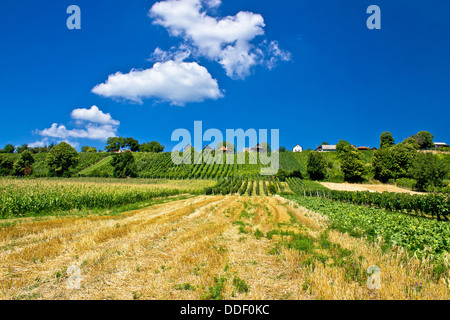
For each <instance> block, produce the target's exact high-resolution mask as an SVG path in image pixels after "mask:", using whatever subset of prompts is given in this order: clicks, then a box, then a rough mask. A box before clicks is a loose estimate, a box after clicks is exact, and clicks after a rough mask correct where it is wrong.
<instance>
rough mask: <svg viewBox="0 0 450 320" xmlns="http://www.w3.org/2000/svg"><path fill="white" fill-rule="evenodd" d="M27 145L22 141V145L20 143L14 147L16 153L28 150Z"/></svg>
mask: <svg viewBox="0 0 450 320" xmlns="http://www.w3.org/2000/svg"><path fill="white" fill-rule="evenodd" d="M28 149H29V148H28V145H27V144H26V143H24V144H23V145H21V146H20V147H17V148H16V151H17V153H22V152H24V151H26V150H28Z"/></svg>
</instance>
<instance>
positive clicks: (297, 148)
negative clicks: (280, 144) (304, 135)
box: [292, 144, 303, 152]
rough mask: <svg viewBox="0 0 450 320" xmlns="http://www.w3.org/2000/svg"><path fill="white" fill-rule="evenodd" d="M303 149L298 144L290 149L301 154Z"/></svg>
mask: <svg viewBox="0 0 450 320" xmlns="http://www.w3.org/2000/svg"><path fill="white" fill-rule="evenodd" d="M302 151H303V148H302V147H301V146H300V145H299V144H298V145H296V146H295V147H293V148H292V152H302Z"/></svg>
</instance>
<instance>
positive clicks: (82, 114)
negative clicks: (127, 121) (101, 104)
mask: <svg viewBox="0 0 450 320" xmlns="http://www.w3.org/2000/svg"><path fill="white" fill-rule="evenodd" d="M71 117H72V119H76V120H85V121H90V122H95V123H101V124H110V125H115V126H118V125H119V124H120V122H119V121H117V120H114V119H113V118H111V115H110V114H109V113H103V112H102V111H101V110H99V108H98V107H97V106H92V107H91V108H90V109H74V110H73V111H72V113H71Z"/></svg>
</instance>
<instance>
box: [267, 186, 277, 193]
mask: <svg viewBox="0 0 450 320" xmlns="http://www.w3.org/2000/svg"><path fill="white" fill-rule="evenodd" d="M277 190H278V189H277V187H276V186H275V185H274V184H272V183H271V184H269V186H268V187H267V191H268V192H269V193H271V194H275V193H277Z"/></svg>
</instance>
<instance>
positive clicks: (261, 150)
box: [242, 143, 266, 153]
mask: <svg viewBox="0 0 450 320" xmlns="http://www.w3.org/2000/svg"><path fill="white" fill-rule="evenodd" d="M265 150H266V149H264V147H262V146H261V145H260V144H259V143H258V144H257V145H256V146H254V147H253V148H242V151H243V152H255V153H259V152H264V151H265Z"/></svg>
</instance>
